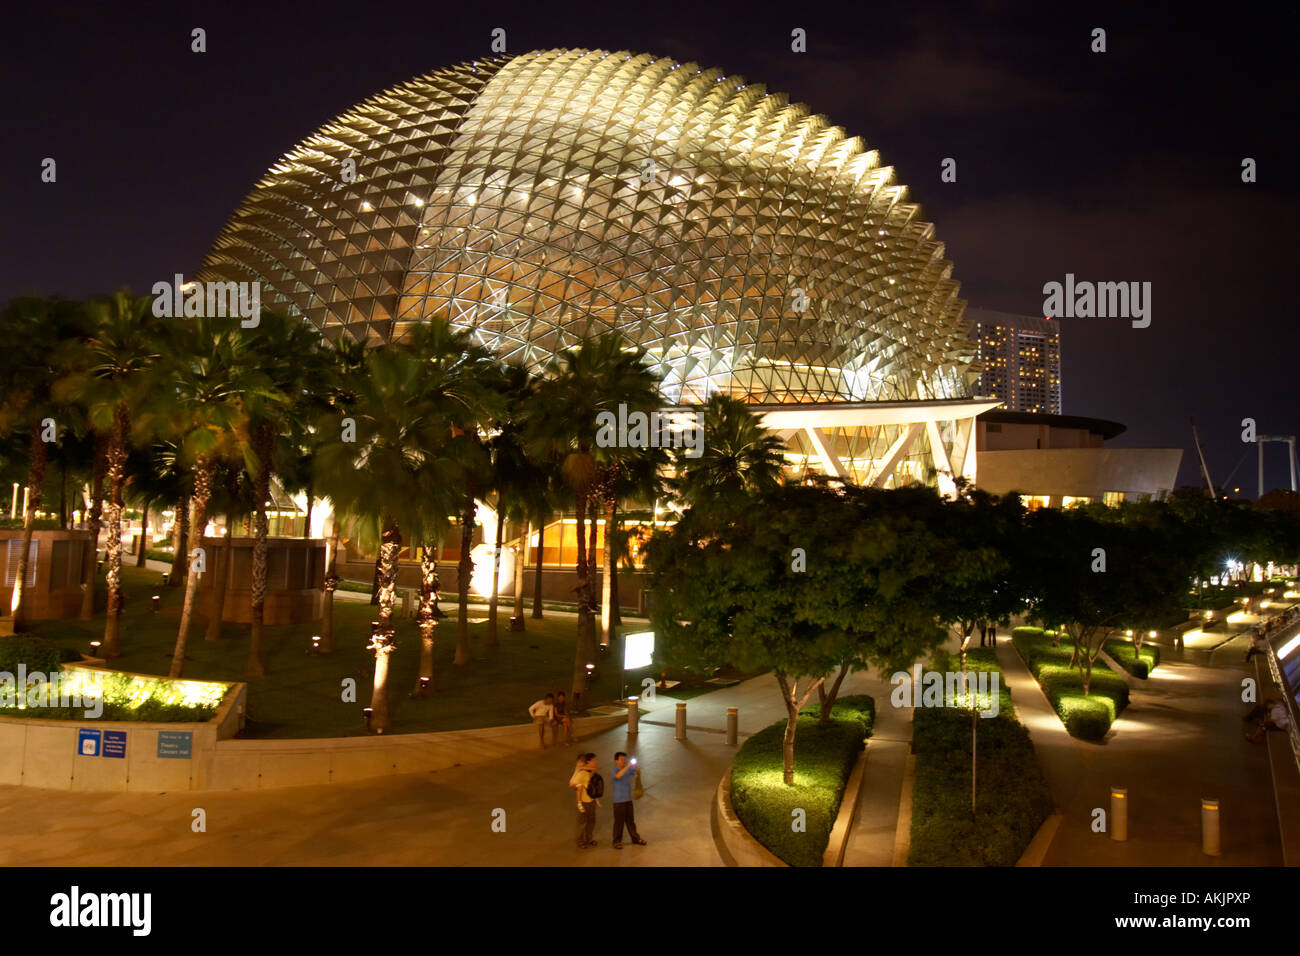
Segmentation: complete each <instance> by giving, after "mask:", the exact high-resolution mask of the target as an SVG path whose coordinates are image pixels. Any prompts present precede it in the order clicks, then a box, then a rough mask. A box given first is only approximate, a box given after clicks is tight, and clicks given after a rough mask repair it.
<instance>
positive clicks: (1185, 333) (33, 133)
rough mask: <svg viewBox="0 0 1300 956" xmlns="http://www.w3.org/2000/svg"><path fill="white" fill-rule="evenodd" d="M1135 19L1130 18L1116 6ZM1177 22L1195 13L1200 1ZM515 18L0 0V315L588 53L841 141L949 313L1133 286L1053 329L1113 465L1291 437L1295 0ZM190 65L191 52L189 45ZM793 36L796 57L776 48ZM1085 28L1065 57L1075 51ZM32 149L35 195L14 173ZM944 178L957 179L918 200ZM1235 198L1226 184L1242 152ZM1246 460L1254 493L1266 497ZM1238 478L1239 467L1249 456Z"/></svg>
mask: <svg viewBox="0 0 1300 956" xmlns="http://www.w3.org/2000/svg"><path fill="white" fill-rule="evenodd" d="M1130 6H1134V7H1135V6H1136V5H1130ZM1202 9H1204V8H1202ZM1183 10H1184V11H1185V12H1165V11H1152V10H1146V9H1128V8H1126V7H1125V6H1115V7H1113V8H1112V7H1107V6H1105V5H1101V4H1097V3H1087V4H1075V3H1069V4H1056V3H1050V4H1041V3H1024V4H1004V3H969V4H960V5H958V4H954V5H952V9H947V8H946V7H940V6H933V7H931V6H927V5H925V4H917V3H911V2H908V3H900V4H893V5H882V4H876V3H858V4H853V5H852V6H851V7H849V8H847V9H846V10H844V11H841V10H839V9H837V8H836V7H833V6H826V5H819V4H811V3H789V4H770V5H764V4H759V3H746V4H732V3H705V2H697V3H690V4H670V3H661V2H641V0H631V2H628V0H624V2H617V3H615V2H607V3H603V4H591V5H575V4H554V3H547V2H545V0H541V2H532V3H527V4H508V3H498V2H492V3H465V2H461V3H455V4H446V3H438V4H428V3H419V2H411V0H408V2H404V3H385V2H374V3H370V2H364V0H354V2H349V3H337V2H329V0H320V2H310V3H308V2H299V3H276V2H263V3H248V4H239V3H234V4H231V5H229V6H226V5H216V4H207V3H184V2H182V3H176V4H174V5H151V4H132V3H129V2H128V3H111V4H103V3H97V4H94V5H90V4H86V5H80V4H67V3H58V2H49V3H25V4H22V5H20V6H16V7H15V5H10V6H9V7H8V8H7V9H6V11H5V18H6V20H5V23H4V41H3V42H4V47H5V48H4V54H3V57H2V58H0V77H2V78H3V90H4V99H3V104H4V105H3V111H4V116H3V123H2V124H0V130H2V132H0V137H3V142H4V148H3V150H0V171H2V174H0V209H3V210H4V219H3V223H4V225H3V229H0V242H2V243H3V245H2V247H0V251H2V252H3V255H2V256H0V300H3V299H8V298H9V297H11V296H13V295H17V294H23V293H32V292H37V293H43V294H58V295H63V296H68V297H81V296H86V295H92V294H97V293H102V292H107V291H110V290H112V289H114V288H116V287H118V286H121V285H124V284H125V285H129V286H131V287H132V288H133V289H134V290H135V291H137V292H138V293H147V292H148V290H149V288H150V286H151V285H152V284H153V283H154V282H156V281H159V280H162V279H168V280H170V277H171V276H172V274H173V273H176V272H180V273H183V274H185V275H186V276H189V275H191V274H192V273H193V272H194V271H195V270H196V269H197V267H198V265H199V263H200V262H201V260H202V258H203V256H204V253H205V252H206V250H207V248H208V245H209V243H210V242H211V240H212V238H213V237H214V236H215V235H216V234H217V232H218V230H219V229H220V228H221V226H222V225H223V224H224V222H225V221H226V219H227V218H228V217H229V216H230V214H231V213H232V212H233V211H234V209H235V206H236V205H237V204H238V203H239V201H240V200H241V199H242V198H243V197H244V195H245V194H247V192H248V191H249V190H250V189H251V188H252V185H253V183H254V182H255V181H256V180H257V179H259V178H260V177H261V175H262V173H263V172H264V171H265V170H266V169H267V168H268V167H269V166H270V165H271V164H272V163H274V162H275V160H276V159H277V158H278V157H279V156H280V155H282V154H283V153H284V152H286V151H288V150H289V149H290V148H291V147H292V146H293V145H294V144H296V143H297V142H298V141H299V140H301V139H303V138H304V137H306V136H307V135H308V134H310V133H311V132H312V131H314V130H315V129H316V128H317V127H319V126H320V125H321V124H323V123H324V122H326V121H327V120H329V119H331V118H332V117H333V116H335V115H336V114H338V113H341V112H343V111H344V110H346V109H347V108H348V107H350V106H352V105H353V104H355V103H357V102H358V101H360V100H362V99H364V98H365V97H367V96H369V95H371V94H373V93H376V92H379V91H380V90H382V89H384V88H386V87H388V86H391V85H393V84H396V83H399V82H401V81H403V80H406V79H409V78H410V77H412V76H415V75H417V74H421V73H425V72H428V71H431V70H434V69H437V68H440V67H443V66H448V65H451V64H454V63H458V62H460V61H463V60H472V59H475V58H481V57H486V56H490V55H492V54H491V50H490V42H491V32H492V30H493V29H494V28H496V27H501V28H504V29H505V31H506V36H507V52H508V53H522V52H526V51H529V50H533V49H539V48H551V47H598V48H604V49H609V50H624V49H626V50H630V51H634V52H648V53H653V54H656V55H662V56H672V57H675V58H678V59H681V60H683V61H686V60H694V61H696V62H697V63H698V64H700V65H701V66H704V67H709V66H717V67H720V68H722V69H723V70H725V71H726V72H727V73H728V74H732V73H739V74H742V75H744V76H745V77H746V78H747V79H748V80H750V81H752V82H759V83H765V84H766V85H767V86H768V88H769V89H771V90H774V91H784V92H787V93H789V94H790V97H791V99H792V100H793V101H802V102H805V103H807V104H808V105H809V106H810V107H811V108H812V109H813V110H814V111H816V112H821V113H825V114H826V115H827V116H829V117H830V119H831V120H832V121H833V122H834V123H836V124H839V125H841V126H843V127H845V128H846V129H847V130H848V132H849V133H850V134H851V135H858V136H862V137H863V138H864V140H865V141H866V142H867V144H868V145H869V146H870V147H872V148H877V149H879V150H880V152H881V156H882V159H883V160H884V162H886V163H888V164H891V165H893V166H894V167H895V168H896V169H897V171H898V175H899V179H900V181H902V182H903V183H906V184H907V185H908V186H909V187H910V198H911V199H912V200H913V201H916V202H919V203H920V204H921V206H922V211H923V214H924V217H925V218H926V219H927V220H929V221H931V222H933V223H935V225H936V232H937V236H938V238H939V239H941V240H942V241H944V242H945V243H946V245H947V255H948V257H949V258H950V259H951V260H952V261H953V263H954V264H955V277H956V278H957V279H958V280H959V281H960V282H961V283H962V296H963V298H965V299H967V300H968V301H969V302H970V303H971V304H972V305H978V306H984V307H987V308H992V309H999V310H1004V311H1010V312H1020V313H1024V314H1029V315H1038V314H1041V311H1042V301H1043V292H1042V288H1043V284H1044V283H1045V282H1048V281H1062V280H1063V279H1064V277H1065V274H1066V273H1067V272H1068V273H1073V274H1074V275H1075V276H1076V278H1077V279H1087V280H1093V281H1149V282H1151V283H1152V286H1153V289H1152V321H1151V325H1150V327H1149V328H1146V329H1135V328H1132V327H1131V326H1130V323H1129V322H1128V321H1127V320H1125V319H1114V318H1112V319H1099V318H1092V319H1087V318H1078V319H1064V320H1062V329H1063V355H1064V411H1065V412H1066V413H1068V414H1074V415H1090V416H1096V417H1101V418H1110V419H1114V420H1117V421H1121V422H1124V423H1125V424H1127V425H1128V426H1129V428H1128V432H1127V433H1126V434H1125V435H1123V436H1122V437H1120V438H1118V439H1116V440H1115V444H1117V445H1129V446H1152V445H1161V446H1178V447H1182V448H1184V449H1185V453H1184V456H1183V468H1182V472H1181V474H1180V482H1181V483H1194V482H1197V483H1199V482H1200V478H1199V475H1198V469H1197V465H1196V454H1195V449H1194V447H1193V445H1192V441H1191V426H1190V420H1191V419H1193V418H1194V419H1195V420H1196V421H1197V422H1198V423H1199V424H1200V426H1201V429H1202V435H1203V438H1204V439H1205V441H1206V454H1207V457H1208V459H1209V464H1210V469H1211V472H1212V476H1213V478H1214V480H1215V483H1216V485H1219V484H1222V483H1224V481H1225V479H1227V477H1228V475H1229V472H1232V471H1233V469H1234V466H1235V467H1236V470H1235V472H1233V473H1232V476H1231V480H1230V481H1228V482H1227V486H1228V489H1229V490H1231V488H1232V487H1234V486H1237V487H1240V488H1241V489H1242V492H1243V493H1246V492H1251V494H1253V489H1254V486H1255V465H1254V460H1255V457H1254V446H1253V445H1243V444H1242V442H1241V440H1240V432H1241V426H1240V422H1241V419H1242V418H1245V417H1248V416H1249V417H1253V418H1255V419H1256V420H1257V422H1258V426H1259V430H1260V431H1261V432H1267V433H1282V434H1290V433H1296V432H1300V398H1297V389H1296V387H1295V384H1294V368H1295V365H1296V362H1297V359H1300V350H1298V349H1297V344H1298V343H1300V333H1298V332H1297V331H1296V324H1295V312H1296V305H1295V297H1294V295H1293V293H1292V289H1293V287H1294V281H1295V276H1296V275H1297V273H1298V272H1300V270H1297V268H1296V265H1295V262H1294V257H1295V252H1296V245H1297V244H1296V241H1295V227H1296V223H1297V222H1300V204H1298V203H1297V186H1296V183H1297V180H1298V179H1300V175H1298V173H1300V170H1297V168H1296V166H1295V163H1296V162H1297V160H1296V158H1295V153H1294V152H1293V151H1292V152H1290V153H1288V152H1287V151H1285V150H1284V148H1283V137H1284V136H1285V134H1286V132H1287V131H1288V130H1291V131H1293V130H1294V128H1295V125H1296V114H1297V110H1296V105H1295V104H1296V94H1297V83H1296V81H1295V73H1294V63H1295V59H1296V54H1295V51H1294V47H1293V41H1294V37H1295V36H1296V34H1297V26H1298V24H1297V20H1298V19H1300V17H1298V16H1297V13H1296V10H1295V8H1294V6H1292V8H1291V9H1289V10H1276V11H1275V10H1268V9H1263V8H1261V6H1259V5H1254V4H1249V5H1234V6H1231V7H1221V8H1219V11H1220V12H1218V13H1216V14H1215V15H1213V16H1211V15H1210V14H1209V13H1202V12H1197V10H1196V8H1195V7H1193V6H1191V5H1186V6H1185V7H1183ZM196 26H197V27H203V28H204V29H205V30H206V31H207V44H208V52H206V53H203V54H196V53H192V52H190V31H191V29H192V28H194V27H196ZM796 27H799V28H803V29H804V30H806V31H807V37H808V51H807V52H806V53H794V52H791V49H790V37H791V31H792V30H793V29H794V28H796ZM1095 27H1102V28H1104V29H1105V30H1106V43H1107V52H1105V53H1093V52H1091V50H1090V45H1091V42H1092V38H1091V31H1092V30H1093V28H1095ZM47 156H48V157H53V158H55V159H56V161H57V163H58V181H57V183H54V184H45V183H42V182H41V180H40V167H41V161H42V159H43V158H45V157H47ZM945 157H952V158H954V159H956V161H957V173H958V177H957V182H956V183H945V182H941V180H940V163H941V161H942V160H943V159H944V158H945ZM1245 157H1251V158H1253V159H1255V160H1256V162H1257V163H1258V181H1257V182H1256V183H1253V184H1245V183H1243V182H1242V180H1241V163H1242V160H1243V158H1245ZM1283 448H1284V446H1280V445H1271V446H1267V447H1266V449H1265V457H1266V458H1267V459H1269V460H1270V463H1269V464H1268V466H1267V468H1266V473H1265V478H1266V481H1265V486H1266V487H1275V486H1280V485H1283V484H1284V483H1286V482H1287V480H1288V478H1287V470H1286V465H1285V462H1284V457H1285V456H1284V453H1283ZM1247 453H1249V454H1248V456H1247V458H1246V460H1244V461H1243V460H1241V459H1242V457H1243V455H1247Z"/></svg>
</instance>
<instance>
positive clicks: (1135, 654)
mask: <svg viewBox="0 0 1300 956" xmlns="http://www.w3.org/2000/svg"><path fill="white" fill-rule="evenodd" d="M1105 647H1106V653H1107V654H1109V655H1110V656H1111V658H1112V659H1113V660H1114V661H1115V663H1116V664H1118V665H1119V666H1120V667H1122V668H1124V670H1126V671H1128V672H1129V673H1130V674H1132V675H1133V676H1134V677H1136V678H1139V679H1140V680H1146V678H1147V677H1148V676H1150V674H1151V672H1152V671H1153V670H1155V669H1156V665H1158V664H1159V663H1160V648H1159V647H1158V646H1156V645H1155V644H1143V645H1142V650H1141V651H1140V652H1139V651H1138V649H1137V647H1136V646H1135V645H1134V644H1133V642H1132V641H1127V640H1124V639H1123V638H1118V637H1115V638H1111V639H1110V640H1109V641H1107V642H1106V644H1105Z"/></svg>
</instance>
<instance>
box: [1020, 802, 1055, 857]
mask: <svg viewBox="0 0 1300 956" xmlns="http://www.w3.org/2000/svg"><path fill="white" fill-rule="evenodd" d="M1064 819H1065V815H1064V814H1061V813H1050V814H1048V816H1047V819H1046V820H1044V821H1043V824H1042V826H1040V827H1039V828H1038V832H1037V833H1035V834H1034V838H1033V839H1032V840H1030V841H1029V846H1027V847H1025V852H1024V853H1022V854H1020V859H1018V860H1016V866H1042V865H1043V857H1045V856H1047V848H1048V847H1050V846H1051V845H1052V840H1054V839H1055V838H1056V831H1057V829H1058V828H1059V827H1060V826H1061V821H1062V820H1064Z"/></svg>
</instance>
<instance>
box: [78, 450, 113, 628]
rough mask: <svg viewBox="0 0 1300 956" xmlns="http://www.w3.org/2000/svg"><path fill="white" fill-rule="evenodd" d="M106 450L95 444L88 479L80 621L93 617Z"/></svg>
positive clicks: (106, 459)
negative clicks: (87, 556)
mask: <svg viewBox="0 0 1300 956" xmlns="http://www.w3.org/2000/svg"><path fill="white" fill-rule="evenodd" d="M107 462H108V450H107V449H106V448H105V447H104V442H103V440H102V438H101V439H100V440H97V441H96V442H95V464H94V468H93V471H92V477H91V479H90V498H91V501H90V509H89V510H90V513H89V515H88V516H87V521H86V525H87V528H88V530H89V531H90V562H89V564H88V565H87V567H86V569H85V572H84V573H83V574H82V575H81V620H83V621H89V620H90V619H91V618H93V617H94V616H95V568H96V565H97V563H98V557H99V520H100V518H101V517H102V516H103V513H104V510H103V509H104V469H105V467H106V465H107Z"/></svg>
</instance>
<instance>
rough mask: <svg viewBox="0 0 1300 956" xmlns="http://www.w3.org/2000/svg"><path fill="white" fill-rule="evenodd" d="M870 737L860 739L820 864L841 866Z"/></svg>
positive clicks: (851, 827)
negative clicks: (860, 750) (859, 747)
mask: <svg viewBox="0 0 1300 956" xmlns="http://www.w3.org/2000/svg"><path fill="white" fill-rule="evenodd" d="M870 741H871V738H870V737H867V738H865V739H864V740H863V741H862V752H861V753H860V754H858V759H857V760H856V761H854V764H853V769H852V770H851V771H849V780H848V783H846V784H845V785H844V795H843V796H841V797H840V812H839V813H838V814H836V816H835V825H834V826H832V827H831V835H830V839H828V840H827V841H826V849H825V850H824V851H823V852H822V866H843V865H844V851H845V850H846V849H848V845H849V833H851V832H852V830H853V818H854V817H856V816H857V815H858V798H859V797H860V796H862V778H863V777H864V776H865V775H866V769H867V753H868V749H869V746H870Z"/></svg>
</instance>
